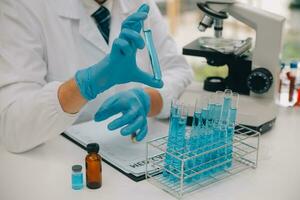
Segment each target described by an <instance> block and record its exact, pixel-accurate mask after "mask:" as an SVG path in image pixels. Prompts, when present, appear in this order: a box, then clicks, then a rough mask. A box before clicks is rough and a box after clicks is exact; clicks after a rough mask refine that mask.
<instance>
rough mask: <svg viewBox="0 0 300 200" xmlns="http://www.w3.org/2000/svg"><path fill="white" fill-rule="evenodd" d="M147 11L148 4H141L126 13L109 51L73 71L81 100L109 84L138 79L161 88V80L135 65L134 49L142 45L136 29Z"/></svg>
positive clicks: (94, 96) (102, 89)
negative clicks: (91, 62)
mask: <svg viewBox="0 0 300 200" xmlns="http://www.w3.org/2000/svg"><path fill="white" fill-rule="evenodd" d="M148 12H149V6H148V5H146V4H144V5H142V6H141V7H140V8H139V10H138V11H137V12H135V13H134V14H132V15H130V16H129V17H128V18H127V19H126V20H125V21H124V22H123V23H122V28H121V33H120V35H119V37H118V38H117V39H116V40H115V41H114V43H113V45H112V50H111V53H110V54H109V55H107V56H106V57H105V58H104V59H103V60H101V61H100V62H99V63H97V64H95V65H93V66H91V67H89V68H86V69H83V70H79V71H78V72H77V73H76V75H75V81H76V83H77V85H78V87H79V90H80V93H81V94H82V96H83V97H84V98H85V99H87V100H92V99H94V98H96V96H97V95H98V94H99V93H102V92H104V91H105V90H107V89H109V88H110V87H112V86H114V85H117V84H124V83H128V82H139V83H143V84H146V85H148V86H150V87H155V88H161V87H163V82H162V81H158V80H155V79H154V78H153V76H152V75H150V74H148V73H146V72H143V71H141V70H140V68H139V67H138V66H137V64H136V53H137V49H143V48H144V46H145V43H144V40H143V38H142V37H141V35H140V32H141V28H142V25H141V22H142V21H143V20H145V19H146V18H147V16H148Z"/></svg>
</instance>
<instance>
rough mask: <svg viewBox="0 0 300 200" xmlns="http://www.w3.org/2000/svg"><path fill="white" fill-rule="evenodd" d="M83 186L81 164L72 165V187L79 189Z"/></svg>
mask: <svg viewBox="0 0 300 200" xmlns="http://www.w3.org/2000/svg"><path fill="white" fill-rule="evenodd" d="M82 188H83V174H82V166H81V165H73V166H72V189H73V190H81V189H82Z"/></svg>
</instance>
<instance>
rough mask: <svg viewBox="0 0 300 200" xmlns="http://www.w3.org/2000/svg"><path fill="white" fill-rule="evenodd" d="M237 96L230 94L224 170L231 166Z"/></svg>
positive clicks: (236, 94)
mask: <svg viewBox="0 0 300 200" xmlns="http://www.w3.org/2000/svg"><path fill="white" fill-rule="evenodd" d="M238 101H239V94H238V93H232V97H231V108H230V111H229V119H228V127H227V136H226V144H227V148H226V155H227V156H226V160H227V164H226V168H230V167H231V166H232V152H233V136H234V128H235V124H236V118H237V108H238Z"/></svg>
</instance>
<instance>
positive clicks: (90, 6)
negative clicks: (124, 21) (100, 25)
mask: <svg viewBox="0 0 300 200" xmlns="http://www.w3.org/2000/svg"><path fill="white" fill-rule="evenodd" d="M82 1H83V5H84V7H85V9H86V11H87V13H88V14H89V15H92V14H93V13H94V12H96V11H97V10H98V9H99V7H100V6H99V4H98V3H97V2H96V1H95V0H82ZM102 6H105V7H106V8H107V9H108V10H109V12H111V11H112V7H113V0H107V1H106V2H105V3H104V4H103V5H102Z"/></svg>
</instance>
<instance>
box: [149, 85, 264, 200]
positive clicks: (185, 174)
mask: <svg viewBox="0 0 300 200" xmlns="http://www.w3.org/2000/svg"><path fill="white" fill-rule="evenodd" d="M203 101H204V102H205V100H203V99H202V102H200V103H199V101H198V102H197V103H196V106H195V109H194V112H193V113H194V115H193V123H192V127H188V126H186V122H187V121H186V120H187V109H188V108H187V106H185V105H184V104H183V103H178V101H175V102H174V101H173V102H172V106H171V113H170V116H171V117H170V123H169V134H168V136H167V137H161V138H158V139H154V140H152V141H149V142H148V143H147V152H151V151H152V150H153V149H155V150H158V151H159V154H158V156H160V157H163V158H164V159H160V160H153V159H151V158H152V157H151V156H150V154H147V156H146V163H147V165H146V178H147V179H148V180H149V181H150V182H151V183H153V184H155V185H156V186H158V187H160V188H162V189H163V190H164V191H167V192H169V193H170V194H171V195H173V196H175V197H177V198H178V199H180V198H182V197H183V196H184V195H185V194H188V193H190V192H192V191H195V190H197V189H200V188H203V187H206V186H208V185H210V184H212V183H215V182H217V181H220V180H222V179H224V178H227V177H229V176H232V175H234V174H237V173H239V172H241V171H243V170H246V169H249V168H256V166H257V158H258V148H259V137H260V133H259V132H257V131H254V130H252V129H250V128H247V127H245V126H241V125H237V124H236V117H237V111H238V101H239V95H238V94H237V93H233V92H232V91H231V90H226V91H225V92H216V93H215V94H213V95H211V97H210V99H209V102H208V103H207V104H206V105H205V103H203ZM148 169H156V170H155V171H153V170H152V171H150V170H148Z"/></svg>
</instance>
